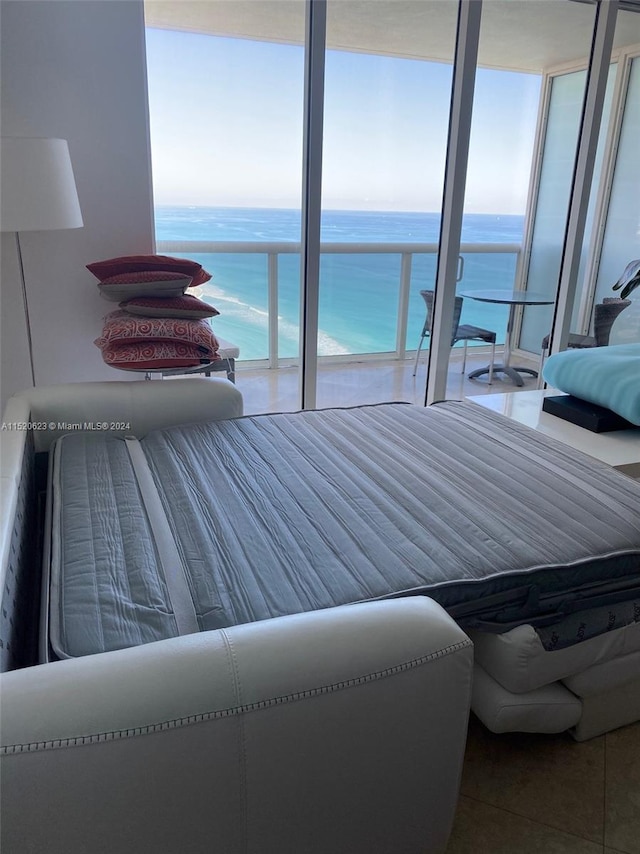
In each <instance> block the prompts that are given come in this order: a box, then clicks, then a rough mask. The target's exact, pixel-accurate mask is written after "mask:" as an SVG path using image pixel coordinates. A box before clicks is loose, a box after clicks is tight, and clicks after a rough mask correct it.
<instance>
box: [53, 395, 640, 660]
mask: <svg viewBox="0 0 640 854" xmlns="http://www.w3.org/2000/svg"><path fill="white" fill-rule="evenodd" d="M141 446H142V448H143V450H144V455H145V457H146V460H147V462H148V465H149V468H150V470H151V472H152V474H153V479H154V481H155V485H156V487H157V490H158V493H159V495H160V499H161V502H162V504H163V506H164V511H165V513H166V518H164V519H163V522H162V524H164V525H165V526H168V527H169V529H170V531H171V533H172V536H173V538H174V540H175V543H176V545H177V549H178V552H179V554H180V558H181V561H182V565H183V567H184V576H185V578H186V580H187V585H188V594H189V596H190V598H191V600H192V601H193V606H194V609H195V612H196V615H197V622H198V626H199V628H200V629H201V630H206V629H213V628H219V627H224V626H229V625H234V624H238V623H246V622H250V621H254V620H263V619H266V618H269V617H273V616H277V615H282V614H291V613H298V612H303V611H310V610H315V609H318V608H328V607H330V606H333V605H339V604H345V603H349V602H356V601H361V600H367V599H375V598H380V597H389V596H397V595H411V594H420V593H424V594H428V595H429V596H432V597H433V598H435V599H436V600H438V601H439V602H440V603H441V604H442V605H443V606H444V607H445V608H447V609H448V610H449V611H450V612H451V613H452V614H453V615H454V616H455V617H456V618H457V619H459V620H460V621H461V622H462V624H463V625H465V624H467V625H483V624H484V623H489V622H491V621H494V622H495V621H497V622H498V623H500V624H501V625H502V626H503V627H510V626H511V625H513V624H514V623H516V622H523V621H525V620H527V621H535V620H538V622H540V623H544V621H545V619H547V616H548V615H549V614H550V613H553V614H554V615H555V616H554V619H557V615H558V613H566V612H567V610H571V608H575V607H585V606H586V604H589V603H591V604H598V602H600V601H604V600H603V598H602V597H605V598H606V597H613V598H615V597H617V598H618V599H620V598H621V597H625V596H628V595H629V591H630V590H632V589H633V588H634V587H637V586H638V585H640V482H637V481H633V480H631V479H630V478H627V477H625V476H623V475H621V474H619V473H617V472H616V471H614V470H613V469H611V468H609V467H608V466H606V465H604V464H600V463H598V462H596V461H594V460H593V459H591V458H590V457H587V456H584V455H582V454H580V453H578V452H575V451H572V450H571V449H569V448H567V447H566V446H564V445H560V444H558V443H556V442H554V441H552V440H550V439H548V438H547V437H545V436H544V435H542V434H540V433H537V432H534V431H531V430H529V429H527V428H526V427H522V426H520V425H518V424H515V423H514V422H512V421H509V420H507V419H505V418H503V417H502V416H499V415H496V414H494V413H492V412H490V411H488V410H485V409H484V408H481V407H479V406H477V405H475V404H473V403H457V402H452V403H442V404H438V405H436V406H432V407H429V408H428V409H423V408H421V407H415V406H412V405H408V404H381V405H378V406H366V407H360V408H355V409H335V410H324V411H313V412H302V413H293V414H282V415H267V416H256V417H245V418H241V419H238V420H235V421H226V422H224V421H223V422H215V423H210V424H198V425H189V426H184V427H177V428H171V429H166V430H159V431H156V432H153V433H150V434H149V435H147V436H146V437H145V438H144V439H143V440H142V441H141ZM54 459H55V465H54V466H53V475H52V478H51V496H52V519H53V525H52V529H51V532H50V537H51V556H52V559H51V566H50V571H51V585H50V603H49V609H50V617H51V643H52V646H53V648H54V651H55V653H56V654H57V655H58V656H61V657H65V656H78V655H86V654H90V653H95V652H100V651H104V650H111V649H117V648H122V647H128V646H133V645H136V644H140V643H147V642H149V641H153V640H159V639H162V638H166V637H172V636H175V635H176V634H178V633H179V632H178V628H177V624H176V620H175V618H174V614H173V609H172V604H171V598H170V596H169V595H168V591H167V583H166V579H165V577H164V573H163V570H162V569H161V567H160V565H159V561H158V556H157V552H156V546H155V544H154V537H153V535H152V531H151V527H150V525H149V521H148V518H147V513H146V511H145V508H144V505H143V503H142V501H141V498H140V492H139V489H138V485H137V481H136V477H135V473H134V471H133V469H132V465H131V461H130V458H129V454H128V451H127V448H126V446H125V443H124V442H123V441H121V440H119V439H114V438H107V437H104V436H100V435H95V434H70V435H68V436H65V437H63V438H62V439H60V440H59V441H58V443H57V446H56V449H55V457H54ZM47 569H49V568H47ZM576 603H578V604H577V605H576Z"/></svg>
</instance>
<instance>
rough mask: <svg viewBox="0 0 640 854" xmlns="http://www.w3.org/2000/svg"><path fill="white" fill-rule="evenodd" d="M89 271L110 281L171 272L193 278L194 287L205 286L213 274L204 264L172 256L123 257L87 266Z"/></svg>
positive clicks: (97, 277)
mask: <svg viewBox="0 0 640 854" xmlns="http://www.w3.org/2000/svg"><path fill="white" fill-rule="evenodd" d="M87 270H89V272H91V273H93V275H94V276H95V277H96V279H100V280H101V281H102V280H103V279H109V278H111V277H112V276H118V275H120V273H141V272H146V271H148V270H169V271H171V272H173V273H184V274H185V275H187V276H191V278H192V280H193V281H192V283H191V284H192V285H193V287H195V286H196V285H203V284H204V283H205V282H208V281H209V279H210V278H211V273H207V271H206V270H203V268H202V264H198V262H197V261H190V260H189V259H188V258H172V257H171V256H170V255H123V256H121V257H120V258H108V259H107V260H106V261H94V262H93V263H92V264H87Z"/></svg>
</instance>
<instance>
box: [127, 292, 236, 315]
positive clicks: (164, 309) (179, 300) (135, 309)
mask: <svg viewBox="0 0 640 854" xmlns="http://www.w3.org/2000/svg"><path fill="white" fill-rule="evenodd" d="M120 308H121V309H123V311H126V312H127V314H136V315H141V316H142V317H184V318H191V319H192V320H198V319H199V318H202V317H215V316H216V315H218V314H220V312H219V311H218V309H217V308H214V307H213V306H212V305H209V303H208V302H203V300H201V299H198V298H197V297H193V296H191V295H190V294H185V295H184V296H182V297H171V298H166V299H165V298H162V297H137V298H136V299H131V300H127V302H121V303H120Z"/></svg>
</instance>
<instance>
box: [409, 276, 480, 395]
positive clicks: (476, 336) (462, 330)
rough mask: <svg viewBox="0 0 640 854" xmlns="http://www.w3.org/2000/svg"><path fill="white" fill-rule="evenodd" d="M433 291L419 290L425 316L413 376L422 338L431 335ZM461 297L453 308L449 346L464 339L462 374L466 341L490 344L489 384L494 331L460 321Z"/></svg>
mask: <svg viewBox="0 0 640 854" xmlns="http://www.w3.org/2000/svg"><path fill="white" fill-rule="evenodd" d="M433 295H434V294H433V291H420V296H421V297H422V298H423V300H424V301H425V303H426V306H427V315H426V317H425V321H424V326H423V327H422V332H421V333H420V340H419V341H418V349H417V350H416V358H415V362H414V363H413V376H414V377H415V375H416V373H417V371H418V360H419V358H420V350H421V349H422V345H423V344H424V339H425V338H426V337H427V335H431V327H432V326H433ZM462 304H463V298H462V297H456V298H455V305H454V309H453V330H452V334H451V346H452V347H453V345H454V344H455V343H456V342H457V341H464V355H463V357H462V373H463V374H464V371H465V368H466V366H467V343H468V342H469V341H483V342H484V343H485V344H491V361H490V362H489V385H491V383H492V381H493V363H494V362H495V357H496V333H495V332H492V331H491V330H490V329H483V328H482V327H480V326H471V324H469V323H462V324H461V323H460V316H461V314H462Z"/></svg>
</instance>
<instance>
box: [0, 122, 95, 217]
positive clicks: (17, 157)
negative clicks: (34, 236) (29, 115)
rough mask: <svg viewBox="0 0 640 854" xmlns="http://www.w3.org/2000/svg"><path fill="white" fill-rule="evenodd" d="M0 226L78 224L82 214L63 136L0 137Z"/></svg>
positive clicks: (67, 148)
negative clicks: (38, 137)
mask: <svg viewBox="0 0 640 854" xmlns="http://www.w3.org/2000/svg"><path fill="white" fill-rule="evenodd" d="M0 173H1V180H0V230H1V231H15V232H20V231H51V230H54V229H58V228H60V229H62V228H80V227H81V226H82V214H81V213H80V203H79V202H78V193H77V192H76V182H75V180H74V178H73V169H72V167H71V158H70V157H69V147H68V145H67V141H66V140H65V139H37V138H34V137H2V138H1V139H0Z"/></svg>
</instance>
